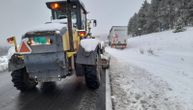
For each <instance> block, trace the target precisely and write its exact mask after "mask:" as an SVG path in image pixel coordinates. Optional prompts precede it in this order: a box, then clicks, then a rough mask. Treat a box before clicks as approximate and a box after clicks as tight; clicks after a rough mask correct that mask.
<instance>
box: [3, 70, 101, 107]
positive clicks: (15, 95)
mask: <svg viewBox="0 0 193 110" xmlns="http://www.w3.org/2000/svg"><path fill="white" fill-rule="evenodd" d="M101 82H102V83H101V86H100V88H99V89H98V90H95V91H93V90H89V89H88V88H87V87H86V85H85V82H84V78H77V77H76V76H71V77H67V78H66V79H64V80H62V81H59V82H57V83H55V84H54V83H51V84H47V85H46V86H45V85H41V84H39V85H38V86H37V89H35V90H33V91H30V92H26V93H21V92H20V91H18V90H16V89H15V88H14V87H13V84H12V82H11V76H10V73H9V72H0V110H105V72H103V73H102V81H101Z"/></svg>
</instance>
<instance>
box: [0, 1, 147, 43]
mask: <svg viewBox="0 0 193 110" xmlns="http://www.w3.org/2000/svg"><path fill="white" fill-rule="evenodd" d="M46 1H48V0H1V1H0V14H1V15H0V40H1V42H0V45H2V44H4V43H5V42H2V41H5V40H6V38H7V37H8V36H13V35H16V36H17V37H21V35H22V34H24V33H25V32H26V31H27V30H30V28H32V27H35V26H37V25H39V24H42V23H44V22H46V21H50V16H51V15H50V11H49V10H48V9H47V7H46V5H45V2H46ZM82 1H83V2H84V3H85V6H86V9H87V10H88V11H89V12H90V13H89V15H88V17H89V18H94V19H97V21H98V26H97V27H96V28H95V29H93V34H94V35H100V34H107V33H108V32H109V30H110V28H111V26H114V25H116V26H118V25H120V26H126V25H127V24H128V21H129V18H130V17H131V16H132V15H133V14H134V13H135V12H137V11H138V10H139V8H140V7H141V5H142V3H143V1H144V0H82Z"/></svg>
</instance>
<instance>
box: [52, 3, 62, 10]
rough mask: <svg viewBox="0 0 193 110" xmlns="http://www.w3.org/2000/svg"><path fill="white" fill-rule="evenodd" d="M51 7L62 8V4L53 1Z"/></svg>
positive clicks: (54, 8)
mask: <svg viewBox="0 0 193 110" xmlns="http://www.w3.org/2000/svg"><path fill="white" fill-rule="evenodd" d="M50 8H51V9H53V10H58V9H60V8H61V6H60V4H59V3H51V4H50Z"/></svg>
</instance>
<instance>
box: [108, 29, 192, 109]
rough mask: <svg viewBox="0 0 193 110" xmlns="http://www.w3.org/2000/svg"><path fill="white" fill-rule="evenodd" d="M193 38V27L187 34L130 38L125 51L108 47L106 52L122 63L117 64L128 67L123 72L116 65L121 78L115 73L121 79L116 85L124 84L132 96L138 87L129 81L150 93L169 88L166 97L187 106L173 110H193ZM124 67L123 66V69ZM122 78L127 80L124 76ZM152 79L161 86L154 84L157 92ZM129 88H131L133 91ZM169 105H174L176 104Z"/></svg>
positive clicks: (112, 69)
mask: <svg viewBox="0 0 193 110" xmlns="http://www.w3.org/2000/svg"><path fill="white" fill-rule="evenodd" d="M192 35H193V28H187V31H185V32H181V33H172V31H166V32H161V33H154V34H149V35H144V36H141V37H136V38H131V39H128V48H127V49H124V50H116V49H112V48H107V49H106V51H107V52H108V53H110V54H111V55H112V56H113V58H116V60H117V62H118V63H120V64H116V65H117V66H118V65H122V66H124V68H125V70H119V71H117V70H115V68H116V66H114V67H115V68H111V70H110V71H111V72H112V73H115V71H116V72H118V73H119V75H117V73H115V74H112V76H113V77H116V76H117V77H119V78H117V79H116V78H115V79H116V80H115V82H120V83H121V84H120V85H121V88H123V89H124V91H125V92H126V93H127V95H128V96H132V95H131V94H130V92H129V90H132V89H134V87H131V84H128V83H127V82H129V80H133V81H134V82H136V83H135V84H134V85H135V86H136V85H139V84H138V83H140V82H141V83H140V84H141V86H139V88H138V91H143V92H147V91H148V90H149V91H154V92H156V91H157V90H159V91H160V90H163V89H160V88H161V87H162V86H163V85H165V86H164V88H168V90H165V91H164V94H165V96H164V97H165V98H166V99H167V100H170V99H171V100H172V99H173V100H178V101H179V102H181V105H182V106H183V107H182V108H179V107H178V106H176V107H175V106H174V107H172V110H175V109H176V108H177V107H178V108H179V109H180V110H182V109H183V110H192V109H193V83H192V82H193V37H192ZM117 62H116V63H117ZM113 63H114V62H112V64H113ZM126 65H127V66H126ZM129 65H130V66H129ZM133 67H135V69H132V71H131V69H129V68H133ZM124 68H123V67H122V69H124ZM136 68H140V70H139V69H138V71H136V72H135V71H133V70H136ZM142 70H143V71H144V73H140V74H141V75H138V74H139V71H141V72H142ZM120 73H121V74H120ZM135 73H136V74H135ZM122 75H123V76H124V77H121V76H122ZM133 75H135V76H133ZM136 76H137V77H136ZM147 76H148V77H147ZM120 77H121V78H120ZM146 77H147V78H146ZM144 78H146V80H144ZM118 79H120V80H121V81H118ZM151 79H153V80H154V81H153V82H156V80H157V83H159V84H154V85H157V90H156V86H155V87H154V89H152V88H153V87H152V86H151V85H152V84H151V83H152V81H151ZM131 82H132V81H131ZM162 83H163V84H162ZM143 84H144V85H143ZM160 84H161V85H160ZM125 88H129V90H127V89H125ZM146 89H147V90H146ZM157 92H158V91H157ZM158 94H159V92H158ZM162 98H163V97H162ZM130 99H131V98H130ZM160 100H161V99H160ZM160 100H159V101H160ZM161 102H163V100H161V101H160V102H159V103H157V104H160V103H161ZM163 103H164V102H163ZM169 105H171V106H172V104H169ZM177 105H178V104H177ZM128 106H129V105H128ZM129 107H130V106H129ZM159 107H160V106H158V107H157V108H158V109H163V110H167V109H169V108H159ZM123 109H124V108H123ZM135 109H136V108H135ZM170 109H171V108H170Z"/></svg>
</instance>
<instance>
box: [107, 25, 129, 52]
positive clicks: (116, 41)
mask: <svg viewBox="0 0 193 110" xmlns="http://www.w3.org/2000/svg"><path fill="white" fill-rule="evenodd" d="M108 39H109V45H110V46H111V47H112V48H117V49H124V48H126V47H127V39H128V35H127V26H112V28H111V30H110V32H109V36H108Z"/></svg>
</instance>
